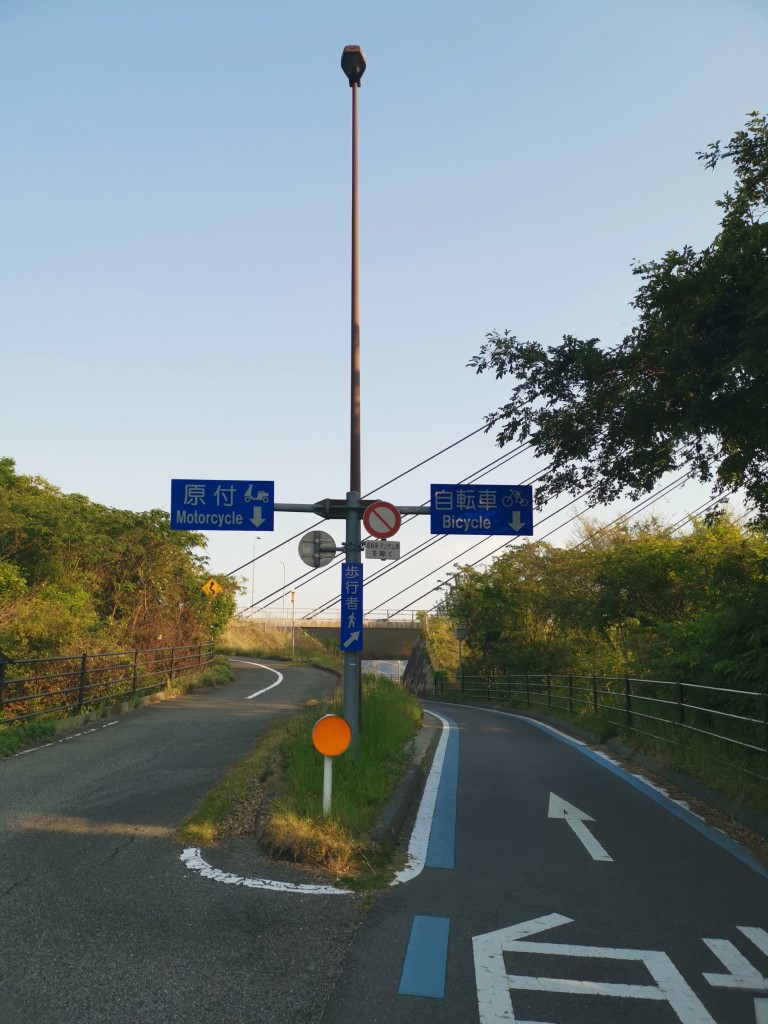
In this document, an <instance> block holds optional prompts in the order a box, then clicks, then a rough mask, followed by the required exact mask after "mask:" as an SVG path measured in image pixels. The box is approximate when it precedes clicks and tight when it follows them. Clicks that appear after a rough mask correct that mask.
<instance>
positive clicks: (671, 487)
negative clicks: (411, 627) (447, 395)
mask: <svg viewBox="0 0 768 1024" xmlns="http://www.w3.org/2000/svg"><path fill="white" fill-rule="evenodd" d="M486 429H487V427H486V425H483V426H481V427H478V428H477V429H476V430H473V431H471V432H470V433H469V434H465V435H464V436H463V437H460V438H459V439H458V440H457V441H454V442H453V443H452V444H449V445H447V446H446V447H445V448H441V449H440V451H437V452H435V453H434V454H433V455H430V456H429V457H428V458H426V459H422V460H421V462H417V463H416V464H415V465H413V466H411V467H410V468H408V469H406V470H404V471H403V472H402V473H399V474H398V475H397V476H394V477H392V478H391V479H390V480H387V481H386V482H385V483H383V484H379V485H378V486H377V487H375V488H373V490H371V491H369V492H367V493H366V494H364V495H362V497H363V498H368V497H370V496H371V495H373V494H375V493H376V492H377V491H381V490H383V488H384V487H388V486H389V485H390V484H392V483H395V482H396V481H397V480H401V479H402V478H403V477H405V476H407V475H408V474H409V473H412V472H414V471H415V470H416V469H420V468H421V467H422V466H425V465H426V464H427V463H428V462H431V461H432V460H434V459H436V458H438V457H439V456H440V455H443V454H445V452H448V451H450V450H451V449H452V448H456V447H457V446H458V445H460V444H462V443H463V442H464V441H467V440H469V439H470V438H471V437H474V436H476V435H477V434H479V433H480V432H482V431H484V430H486ZM531 448H532V444H531V443H530V442H525V443H523V444H519V445H517V446H516V447H515V448H514V449H513V450H512V451H510V452H505V453H504V454H502V455H500V456H499V457H498V458H496V459H493V460H492V461H491V462H489V463H486V465H484V466H481V467H480V468H479V469H477V470H475V471H474V472H473V473H470V474H469V475H468V476H466V477H464V478H463V479H462V480H459V481H458V483H460V484H471V483H475V482H477V481H478V480H481V479H483V477H485V476H487V475H488V474H489V473H491V472H493V471H494V470H496V469H499V468H500V467H501V466H504V465H506V464H507V463H509V462H511V461H512V460H513V459H515V458H517V457H518V456H519V455H522V454H523V453H524V452H526V451H529V450H530V449H531ZM548 469H549V467H548V466H546V467H544V469H540V470H537V472H536V473H534V474H533V475H531V476H530V477H528V478H527V479H526V480H523V481H521V483H523V484H534V483H536V482H537V481H538V480H541V479H542V478H543V477H544V475H545V474H546V472H547V470H548ZM691 476H692V473H691V472H690V471H689V472H686V473H683V474H681V475H680V476H678V477H676V478H675V479H674V480H672V481H671V482H670V483H668V484H666V485H664V486H663V487H661V488H659V489H658V490H656V491H654V492H653V493H652V494H650V495H648V496H647V497H645V498H643V499H642V500H641V501H639V502H637V503H636V504H635V505H633V506H632V507H631V508H630V509H629V510H628V511H626V512H623V513H622V514H621V515H619V516H617V517H616V518H615V519H613V520H612V521H611V522H609V523H606V524H604V525H603V526H602V527H600V528H599V530H597V531H596V533H595V534H593V536H599V535H600V534H602V533H605V532H606V531H607V530H609V529H610V528H611V527H612V526H614V525H615V524H616V523H618V522H620V521H627V520H629V519H632V518H633V517H634V516H636V515H639V514H640V513H641V512H644V511H646V510H647V509H649V508H651V507H652V506H653V505H654V504H655V503H656V502H657V501H660V500H661V499H662V498H665V497H667V496H668V495H670V494H671V493H672V492H673V491H675V490H677V489H678V488H681V487H684V486H685V484H686V483H687V482H688V480H689V479H690V478H691ZM592 490H593V488H590V489H588V490H585V491H582V492H581V493H580V494H577V495H576V496H575V497H574V498H571V499H570V500H569V501H566V502H565V503H563V504H560V505H559V506H558V507H557V508H555V509H554V510H553V511H551V512H549V513H548V514H547V515H546V516H544V517H542V518H541V519H538V520H537V523H536V525H537V526H542V525H543V524H544V523H546V522H548V521H549V520H551V519H553V518H554V517H555V516H557V515H559V514H560V513H561V512H564V511H565V510H566V509H568V508H570V507H571V506H572V505H574V504H576V503H577V502H579V501H582V500H584V499H588V498H589V495H590V494H591V493H592ZM732 493H733V491H720V492H718V493H717V494H716V495H714V496H713V497H711V498H710V499H708V500H707V501H706V502H703V503H702V504H701V505H699V507H698V508H696V509H695V510H694V511H693V512H690V513H688V514H686V515H685V516H683V517H682V518H681V519H679V520H677V521H676V522H675V523H673V524H672V525H671V526H670V527H669V532H670V533H675V532H677V531H678V530H679V529H681V528H682V527H683V526H685V524H686V523H688V522H689V521H690V518H691V517H693V516H697V515H702V514H705V513H706V512H708V511H711V510H712V509H714V508H716V507H717V505H719V504H721V503H722V502H724V501H726V500H727V499H728V497H729V496H730V495H731V494H732ZM427 504H428V502H423V503H422V506H426V505H427ZM747 514H748V513H745V515H747ZM583 515H584V510H582V511H581V512H577V513H576V514H575V515H572V516H570V517H569V518H568V519H566V520H565V521H564V522H562V523H560V524H559V525H557V526H555V527H553V528H552V529H551V530H549V531H548V532H547V533H545V534H544V535H543V536H537V538H536V539H537V540H545V539H546V538H547V537H551V536H552V535H553V534H555V533H557V532H558V531H559V530H562V529H564V528H565V527H566V526H569V525H570V524H571V523H572V522H574V521H575V520H577V519H579V518H580V517H581V516H583ZM416 518H418V517H417V516H408V517H406V518H405V519H404V520H403V525H405V524H406V523H408V522H412V521H413V520H414V519H416ZM741 518H744V516H742V517H741ZM324 522H325V520H324V519H318V520H317V522H316V523H314V524H313V525H311V526H310V527H309V529H310V530H312V529H315V528H316V527H317V526H320V525H322V524H323V523H324ZM304 533H306V528H305V529H302V530H300V531H299V532H298V533H295V534H293V535H292V536H291V537H288V538H286V539H285V540H283V541H281V542H280V543H279V544H275V545H273V546H272V547H271V548H268V549H267V550H266V551H263V552H262V553H261V554H259V555H257V556H255V557H254V558H252V559H250V560H249V561H247V562H245V563H244V564H243V565H241V566H238V568H237V569H233V570H232V571H231V572H229V573H227V575H228V576H232V575H234V574H235V573H237V572H240V571H241V570H242V569H246V568H248V567H249V566H251V565H253V564H254V563H255V562H257V561H259V560H260V559H262V558H266V557H267V555H269V554H271V553H272V552H273V551H277V550H278V549H279V548H281V547H284V546H285V545H286V544H289V543H290V542H291V541H293V540H297V539H298V538H299V537H301V536H303V535H304ZM446 539H447V535H445V534H441V535H439V536H433V537H430V538H428V539H427V540H425V541H422V542H421V543H420V544H418V545H417V546H416V547H415V548H413V550H411V551H409V552H408V553H407V554H406V555H405V556H404V557H403V558H400V559H397V560H395V561H392V562H389V563H388V564H386V565H384V566H383V567H381V568H380V569H377V570H375V571H374V572H372V573H370V574H369V575H367V577H366V583H371V582H374V581H375V580H380V579H381V578H382V577H383V576H386V575H387V574H388V573H390V572H394V571H395V570H396V569H398V568H400V567H401V566H402V565H404V564H406V563H407V562H409V561H411V560H412V559H414V558H416V557H417V556H418V555H421V554H424V553H425V552H426V551H428V550H429V549H430V548H432V547H434V545H435V544H439V543H441V542H442V541H444V540H446ZM490 539H491V538H490V537H481V538H480V539H479V540H477V541H476V542H474V543H473V544H470V546H469V547H467V548H466V549H465V550H464V551H463V552H462V553H461V554H460V555H458V556H454V557H452V558H450V559H448V561H446V562H444V563H442V564H441V565H439V566H437V567H436V568H433V569H430V571H429V572H428V573H426V574H425V575H424V576H421V577H419V578H418V579H416V580H414V581H412V582H411V583H409V584H408V586H407V587H404V588H403V589H401V590H399V591H397V592H396V593H394V594H392V595H390V596H389V597H388V598H387V599H386V600H385V601H382V602H380V603H379V604H377V605H375V606H374V607H373V608H369V609H368V612H369V613H370V612H373V611H377V610H379V609H380V608H383V607H388V606H389V605H390V602H392V601H393V600H394V599H395V598H397V597H400V596H401V595H402V594H405V593H407V591H409V590H411V589H412V588H413V587H416V586H418V584H419V583H422V582H424V581H425V580H427V579H429V577H430V576H434V575H435V573H438V572H440V571H441V570H442V569H444V568H446V567H447V566H448V565H451V564H453V565H456V564H458V561H459V559H461V558H463V557H464V556H466V555H468V554H469V553H470V552H471V551H474V550H475V549H476V548H478V547H480V545H482V544H485V543H487V541H488V540H490ZM518 540H519V538H518V537H514V538H512V540H510V541H505V542H504V543H502V544H500V545H499V546H498V547H496V548H494V549H493V550H492V551H490V552H486V553H485V554H484V555H483V556H482V557H480V558H478V559H477V560H476V561H474V562H471V563H469V565H467V566H464V567H465V568H473V567H475V566H477V565H480V564H482V563H483V562H486V561H488V559H493V558H495V557H498V554H499V552H502V551H503V550H505V549H507V548H510V547H511V546H512V545H513V544H515V543H516V542H517V541H518ZM587 542H588V541H587V540H584V541H582V542H581V543H580V544H579V545H577V546H582V545H583V544H586V543H587ZM342 560H343V556H342V555H339V556H338V557H337V558H335V559H334V560H333V561H332V562H330V563H329V564H328V565H326V566H324V567H323V568H322V569H314V568H311V569H308V570H307V572H304V573H302V574H301V575H299V576H296V577H294V579H292V580H290V581H289V583H288V584H287V586H289V587H291V588H292V589H296V590H298V589H300V588H301V587H303V586H304V585H305V584H306V583H309V582H314V581H315V580H316V579H317V578H318V577H319V576H322V575H323V574H324V573H326V572H329V571H331V570H332V569H333V568H334V567H336V566H337V565H338V564H339V563H340V562H341V561H342ZM453 575H455V574H451V576H449V579H450V578H452V576H453ZM310 577H311V580H310ZM446 583H447V581H440V580H438V582H437V583H436V584H435V585H434V586H432V587H430V589H429V590H426V591H425V592H424V593H423V594H420V595H419V596H418V597H416V598H414V599H413V600H411V601H409V602H408V603H407V604H405V605H403V607H402V608H398V609H397V610H396V611H394V612H393V613H392V614H393V615H398V614H400V613H401V612H404V611H406V610H407V609H408V608H411V607H412V606H413V605H414V604H417V603H418V602H419V601H422V600H424V599H425V598H427V597H429V595H430V594H433V593H434V592H435V591H436V590H439V589H440V587H443V586H445V585H446ZM285 586H286V585H284V586H283V587H280V588H277V589H276V590H273V591H271V592H270V593H268V594H265V595H264V596H263V597H261V598H260V599H259V600H258V601H256V602H254V603H253V604H251V605H249V606H248V607H246V608H244V609H243V610H242V612H241V614H245V612H248V611H250V609H251V608H254V607H259V608H267V607H269V606H270V605H272V604H275V603H276V602H277V601H278V600H280V599H281V596H282V594H283V593H284V590H285ZM339 601H340V597H339V596H338V595H336V596H335V597H332V598H329V599H328V600H327V601H325V602H323V603H321V604H320V605H318V606H317V607H316V608H313V609H312V610H311V611H310V612H308V613H307V614H306V615H304V616H303V619H305V620H307V619H313V618H315V617H317V616H318V615H320V614H322V613H323V612H325V611H327V610H328V609H330V608H332V607H333V606H334V605H336V604H338V603H339Z"/></svg>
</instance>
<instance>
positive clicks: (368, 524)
mask: <svg viewBox="0 0 768 1024" xmlns="http://www.w3.org/2000/svg"><path fill="white" fill-rule="evenodd" d="M400 521H401V520H400V513H399V512H398V510H397V509H396V508H395V506H394V505H390V503H389V502H388V501H374V502H371V504H370V505H369V506H368V508H367V509H366V510H365V512H364V513H363V526H364V527H365V528H366V530H367V531H368V533H370V534H371V536H372V537H378V538H379V540H384V538H385V537H394V535H395V534H396V533H397V531H398V530H399V529H400Z"/></svg>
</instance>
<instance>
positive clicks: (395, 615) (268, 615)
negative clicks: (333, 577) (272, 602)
mask: <svg viewBox="0 0 768 1024" xmlns="http://www.w3.org/2000/svg"><path fill="white" fill-rule="evenodd" d="M314 612H315V609H314V608H297V609H296V611H295V614H294V615H293V616H291V609H290V605H288V607H286V608H285V609H284V610H283V609H280V608H257V609H253V614H251V613H250V612H249V613H247V614H245V615H244V616H243V621H245V622H262V623H264V624H265V625H268V626H271V627H272V628H274V629H281V628H285V627H289V628H290V625H291V623H292V622H294V623H295V624H296V625H297V626H298V625H302V626H338V625H339V622H340V619H339V613H338V612H334V611H333V610H332V609H329V610H328V611H326V612H321V613H320V614H318V615H317V616H316V617H313V615H314ZM418 616H419V613H418V611H406V612H401V611H393V610H389V611H388V610H387V609H382V608H379V609H377V610H376V611H372V612H364V613H363V626H364V627H365V626H371V627H373V628H377V629H380V628H382V627H384V628H386V627H387V626H398V627H402V626H413V627H414V628H418V626H419V618H418Z"/></svg>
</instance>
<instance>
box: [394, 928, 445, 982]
mask: <svg viewBox="0 0 768 1024" xmlns="http://www.w3.org/2000/svg"><path fill="white" fill-rule="evenodd" d="M450 927H451V921H450V918H448V917H420V916H417V917H414V919H413V925H412V926H411V936H410V938H409V940H408V950H407V952H406V954H405V962H404V963H403V973H402V975H401V977H400V988H399V989H398V992H399V994H400V995H401V996H427V997H430V998H432V999H442V998H443V996H444V995H445V966H446V962H447V959H448V933H449V931H450Z"/></svg>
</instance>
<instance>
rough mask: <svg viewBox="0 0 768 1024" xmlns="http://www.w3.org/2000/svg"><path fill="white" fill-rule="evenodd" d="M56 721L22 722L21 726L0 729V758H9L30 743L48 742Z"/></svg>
mask: <svg viewBox="0 0 768 1024" xmlns="http://www.w3.org/2000/svg"><path fill="white" fill-rule="evenodd" d="M56 726H57V723H56V721H54V720H52V719H50V718H47V719H45V720H43V721H37V722H24V723H22V724H21V725H15V726H14V725H6V726H3V727H2V728H0V757H10V756H11V755H12V754H16V753H18V751H19V750H23V749H24V748H25V747H28V746H29V745H30V744H31V743H39V742H40V741H41V740H49V739H50V738H51V737H52V736H53V735H54V733H55V732H56Z"/></svg>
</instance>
